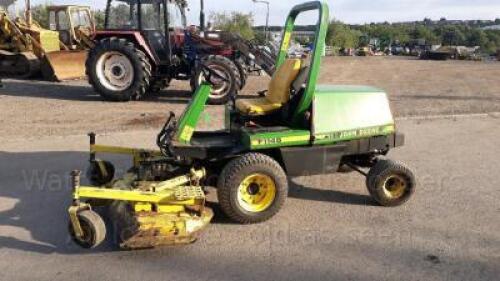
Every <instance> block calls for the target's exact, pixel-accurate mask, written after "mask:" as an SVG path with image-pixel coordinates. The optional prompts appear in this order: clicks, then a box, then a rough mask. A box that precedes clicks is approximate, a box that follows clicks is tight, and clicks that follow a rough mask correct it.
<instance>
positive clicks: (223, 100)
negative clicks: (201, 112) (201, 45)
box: [191, 55, 242, 105]
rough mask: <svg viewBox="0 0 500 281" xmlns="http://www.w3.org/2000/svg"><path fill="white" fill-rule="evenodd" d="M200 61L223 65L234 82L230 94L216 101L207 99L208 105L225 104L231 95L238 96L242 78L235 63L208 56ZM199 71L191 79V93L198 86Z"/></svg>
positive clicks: (220, 57)
mask: <svg viewBox="0 0 500 281" xmlns="http://www.w3.org/2000/svg"><path fill="white" fill-rule="evenodd" d="M201 60H202V62H203V63H207V62H210V61H211V62H213V63H215V64H219V65H224V66H225V68H227V69H228V70H229V71H230V72H231V76H232V79H233V80H234V81H233V82H234V83H233V84H234V86H233V87H232V90H230V93H229V94H228V95H226V96H224V97H222V98H218V99H213V98H209V101H208V103H209V104H212V105H221V104H226V103H227V102H228V101H229V100H230V99H231V95H234V96H235V97H236V96H237V95H238V92H239V90H240V89H241V88H242V86H241V83H242V78H241V74H240V70H239V69H238V67H237V66H236V63H235V62H233V61H232V60H230V59H228V58H227V57H224V56H221V55H208V56H205V57H204V58H202V59H201ZM200 71H201V70H200V69H197V70H196V71H195V74H194V76H193V77H192V79H191V88H192V90H193V91H195V90H196V87H197V86H198V85H197V84H198V82H197V78H198V77H199V75H200Z"/></svg>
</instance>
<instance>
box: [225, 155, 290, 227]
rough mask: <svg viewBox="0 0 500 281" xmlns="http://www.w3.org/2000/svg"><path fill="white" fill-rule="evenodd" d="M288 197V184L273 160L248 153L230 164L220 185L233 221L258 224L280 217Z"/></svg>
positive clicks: (283, 173) (227, 211)
mask: <svg viewBox="0 0 500 281" xmlns="http://www.w3.org/2000/svg"><path fill="white" fill-rule="evenodd" d="M287 195H288V180H287V177H286V175H285V172H284V171H283V168H282V167H281V166H280V164H279V163H278V162H276V161H275V160H274V159H273V158H271V157H269V156H267V155H265V154H260V153H248V154H245V155H243V156H241V157H238V158H236V159H234V160H232V161H230V162H229V163H228V164H227V165H226V167H225V168H224V169H223V170H222V173H221V174H220V176H219V180H218V183H217V196H218V199H219V204H220V206H221V208H222V210H223V211H224V213H225V214H226V215H227V216H228V217H229V218H231V219H232V220H234V221H236V222H239V223H243V224H250V223H258V222H263V221H266V220H268V219H270V218H272V217H273V216H274V215H276V214H277V213H278V212H279V210H280V209H281V207H282V206H283V204H284V203H285V200H286V198H287Z"/></svg>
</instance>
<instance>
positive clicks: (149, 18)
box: [104, 0, 186, 65]
mask: <svg viewBox="0 0 500 281" xmlns="http://www.w3.org/2000/svg"><path fill="white" fill-rule="evenodd" d="M185 8H186V4H184V3H183V2H180V1H175V0H109V1H108V3H107V6H106V18H105V24H104V25H105V30H107V31H113V30H119V31H123V32H127V31H128V32H140V33H141V34H142V35H143V37H144V39H145V40H147V46H149V48H148V49H149V50H150V51H151V52H152V55H153V56H154V57H155V59H157V60H158V61H159V62H160V64H167V65H168V64H170V60H171V53H172V52H174V51H175V49H176V47H177V48H178V47H179V46H181V43H182V41H183V37H184V30H185V29H186V15H185ZM168 40H171V41H170V42H168Z"/></svg>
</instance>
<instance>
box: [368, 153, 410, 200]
mask: <svg viewBox="0 0 500 281" xmlns="http://www.w3.org/2000/svg"><path fill="white" fill-rule="evenodd" d="M366 186H367V188H368V191H369V192H370V195H371V196H372V197H373V199H375V201H377V203H379V204H380V205H382V206H386V207H394V206H399V205H402V204H404V203H406V202H407V201H408V200H409V199H410V197H411V196H412V195H413V193H415V186H416V181H415V176H414V175H413V173H412V172H411V170H410V169H409V168H408V167H406V166H405V165H404V164H402V163H399V162H395V161H392V160H388V159H379V160H377V162H376V163H375V165H374V166H373V167H372V168H371V169H370V171H369V172H368V176H367V178H366Z"/></svg>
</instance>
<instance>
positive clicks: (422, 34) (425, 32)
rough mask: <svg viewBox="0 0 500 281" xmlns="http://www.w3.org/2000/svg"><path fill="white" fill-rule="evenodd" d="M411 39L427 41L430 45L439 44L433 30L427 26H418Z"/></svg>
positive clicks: (411, 34)
mask: <svg viewBox="0 0 500 281" xmlns="http://www.w3.org/2000/svg"><path fill="white" fill-rule="evenodd" d="M410 37H411V39H425V41H426V42H427V43H429V44H438V43H439V41H440V40H439V38H438V36H436V35H435V34H434V32H432V30H431V29H430V28H428V27H426V26H422V25H419V26H416V27H415V28H414V29H413V30H412V31H411V32H410Z"/></svg>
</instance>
